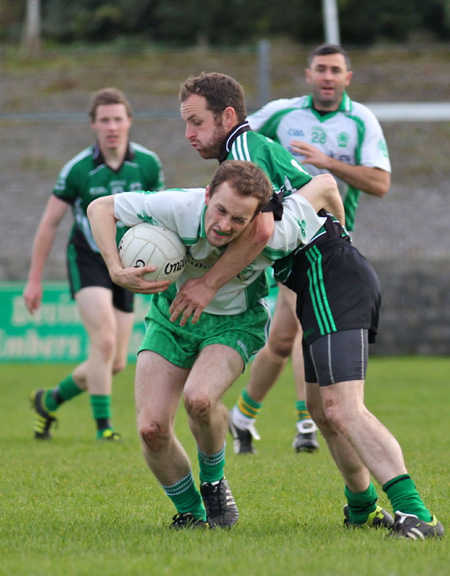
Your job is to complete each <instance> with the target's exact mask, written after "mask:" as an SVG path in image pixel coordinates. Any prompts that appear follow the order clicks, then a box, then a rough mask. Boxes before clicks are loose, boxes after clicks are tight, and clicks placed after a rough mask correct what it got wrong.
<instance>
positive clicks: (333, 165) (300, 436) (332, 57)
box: [233, 44, 391, 452]
mask: <svg viewBox="0 0 450 576" xmlns="http://www.w3.org/2000/svg"><path fill="white" fill-rule="evenodd" d="M351 78H352V71H351V68H350V58H349V56H348V54H347V52H346V51H345V50H344V49H343V48H342V47H340V46H336V45H334V44H323V45H321V46H318V47H317V48H315V49H314V50H313V51H312V52H311V54H310V56H309V59H308V67H307V69H306V80H307V82H308V84H309V85H310V87H311V94H310V95H308V96H300V97H298V98H290V99H287V98H283V99H280V100H274V101H272V102H269V103H268V104H266V105H265V106H264V107H263V108H261V109H260V110H258V111H257V112H255V113H254V114H251V115H250V116H249V117H248V121H249V123H250V126H251V127H252V129H253V130H257V131H258V132H259V133H260V134H264V135H265V136H268V137H270V138H272V139H273V140H275V141H276V142H279V143H280V144H281V145H282V146H283V147H284V148H286V150H288V151H289V152H290V153H291V154H292V155H293V157H294V158H296V159H298V161H299V162H302V164H304V165H305V168H307V170H308V172H310V173H311V174H313V175H316V174H323V173H330V174H333V176H334V177H335V178H336V181H337V183H338V186H339V190H340V192H341V195H342V198H343V201H344V206H345V217H346V218H345V220H346V228H347V230H350V231H352V230H353V227H354V221H355V215H356V210H357V207H358V203H359V199H360V195H361V191H362V192H364V193H366V194H370V195H373V196H377V197H380V198H381V197H383V196H384V195H385V194H386V193H387V191H388V190H389V186H390V171H391V166H390V162H389V155H388V152H387V146H386V141H385V139H384V135H383V131H382V129H381V126H380V124H379V122H378V120H377V119H376V118H375V116H374V114H373V113H372V112H371V111H370V110H369V109H368V108H366V107H365V106H363V105H362V104H360V103H359V102H354V101H352V100H350V98H349V96H348V94H347V93H346V91H345V90H346V88H347V86H348V85H349V84H350V81H351ZM295 300H296V297H295V294H294V293H293V292H292V291H291V290H289V289H288V288H286V286H284V285H283V284H280V285H279V293H278V298H277V302H276V307H275V313H274V318H273V322H272V325H271V330H270V335H269V339H268V341H267V344H266V346H265V347H264V348H263V349H262V350H261V351H260V352H259V353H258V356H257V358H255V361H254V362H253V364H252V368H251V372H250V379H249V381H248V383H247V386H246V388H245V390H244V392H243V393H242V395H241V396H240V398H239V400H238V403H237V405H236V407H235V408H234V409H233V415H234V417H235V420H236V426H237V427H241V428H240V435H241V437H243V438H244V439H245V438H248V439H249V440H248V441H249V442H250V444H251V435H250V432H249V430H248V428H249V427H250V429H251V430H254V423H255V419H256V417H257V416H258V414H259V413H260V410H261V406H262V402H263V400H264V398H265V396H266V395H267V394H268V392H269V391H270V389H271V388H272V386H273V385H274V384H275V382H276V380H277V378H278V377H279V375H280V373H281V371H282V370H283V368H284V366H285V365H286V362H287V360H288V358H289V356H290V355H291V351H292V349H293V348H294V347H295V350H296V351H297V352H296V354H295V355H293V357H292V365H293V372H294V379H295V387H296V393H297V402H296V412H297V430H296V435H295V438H294V442H293V447H294V448H295V450H296V451H297V452H303V451H305V452H312V451H314V450H317V449H318V448H319V443H318V442H317V438H316V428H317V427H316V424H315V423H314V421H313V420H312V419H311V416H310V415H309V413H308V410H307V408H306V398H305V396H306V394H305V378H304V367H303V356H302V353H301V339H302V332H301V327H300V324H299V322H298V320H297V317H296V314H295ZM294 341H295V344H294Z"/></svg>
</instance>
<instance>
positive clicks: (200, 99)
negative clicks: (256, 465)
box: [171, 73, 444, 539]
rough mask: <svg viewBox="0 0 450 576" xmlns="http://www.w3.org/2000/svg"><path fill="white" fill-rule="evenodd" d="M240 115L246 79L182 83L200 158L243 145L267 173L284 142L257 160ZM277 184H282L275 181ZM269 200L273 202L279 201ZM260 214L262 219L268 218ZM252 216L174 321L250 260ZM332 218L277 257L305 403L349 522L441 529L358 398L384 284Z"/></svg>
mask: <svg viewBox="0 0 450 576" xmlns="http://www.w3.org/2000/svg"><path fill="white" fill-rule="evenodd" d="M245 114H246V112H245V102H244V92H243V89H242V86H241V85H240V84H239V83H238V82H237V81H236V80H234V79H233V78H230V77H229V76H226V75H224V74H218V73H211V74H203V75H201V76H200V77H197V78H189V79H188V80H187V81H186V82H185V83H184V85H182V89H181V116H182V118H183V120H184V121H185V123H186V132H185V135H186V138H188V139H189V141H190V142H191V144H192V146H193V147H194V148H195V149H196V150H197V151H198V153H199V154H200V155H201V156H202V158H217V159H218V160H219V161H220V159H221V158H222V156H221V152H222V150H223V149H225V151H227V150H228V151H229V152H231V153H233V152H236V153H242V154H247V156H249V157H247V158H246V159H247V160H251V161H254V162H255V163H257V164H259V165H260V166H261V167H263V168H264V169H265V170H266V173H267V174H268V175H269V176H270V177H271V170H275V171H276V170H278V171H280V170H281V169H282V168H281V166H280V165H279V164H278V162H279V159H282V156H281V152H279V150H277V146H280V145H279V144H277V143H276V142H273V141H271V140H267V142H269V143H270V146H268V147H267V149H266V151H265V153H266V156H265V158H264V159H263V158H262V156H261V155H260V156H259V157H258V158H257V159H255V160H254V159H253V158H252V157H251V156H250V155H249V152H250V150H249V148H248V146H246V145H245V144H246V142H243V141H242V137H245V135H246V134H248V132H245V133H242V130H243V124H242V123H243V122H244V121H245ZM239 131H241V132H239ZM249 140H250V139H247V143H248V141H249ZM280 147H281V146H280ZM281 148H282V147H281ZM272 149H273V150H274V151H275V153H272ZM263 160H264V161H263ZM271 179H272V177H271ZM272 183H273V184H274V180H273V179H272ZM274 190H275V191H277V190H279V186H275V185H274ZM278 199H280V196H278ZM275 200H276V199H275ZM273 204H274V208H275V209H276V206H277V202H276V201H275V202H274V203H273ZM278 216H279V215H278ZM258 218H261V216H259V217H258ZM272 221H273V219H272ZM262 223H263V224H264V223H265V224H267V219H266V220H264V221H263V222H262ZM258 224H259V225H261V220H260V222H259V223H256V224H255V226H254V227H253V228H252V227H248V231H249V235H247V236H244V234H242V235H241V236H240V238H238V239H237V240H236V243H235V245H234V246H233V243H232V244H231V245H230V246H229V247H228V248H227V250H226V251H225V253H224V254H223V256H222V257H221V258H220V260H219V261H218V263H217V264H216V265H215V266H214V267H213V268H211V270H210V271H208V272H207V273H206V274H205V276H204V277H203V278H202V280H201V281H200V280H196V281H190V282H191V283H190V285H189V286H186V287H182V289H181V290H180V292H179V293H178V295H177V298H176V299H175V300H174V302H173V304H172V308H171V313H172V319H173V320H174V319H175V318H176V317H178V316H179V315H181V322H187V320H188V318H189V317H190V316H191V315H192V321H193V322H195V321H196V320H198V318H199V317H200V314H201V312H202V310H203V309H204V308H205V306H206V305H207V304H208V302H209V301H210V300H211V298H212V297H213V296H214V294H215V292H216V291H217V290H218V289H219V288H220V287H221V286H223V285H224V283H225V282H227V281H228V280H229V277H227V275H228V276H231V277H233V275H237V274H238V273H239V272H240V271H241V270H242V269H243V268H244V267H245V265H246V264H247V263H248V262H249V261H251V259H252V258H251V256H253V255H254V252H255V251H257V250H258V243H264V240H263V234H262V233H261V230H258ZM336 226H337V225H336V224H334V223H332V222H330V220H328V221H327V224H326V225H325V229H324V230H323V234H321V235H320V236H319V237H316V238H315V239H314V240H313V241H312V242H310V243H309V244H308V245H307V246H306V248H304V249H303V250H299V251H297V253H296V254H295V262H294V264H295V265H294V266H293V267H292V268H291V275H290V276H289V277H288V278H286V276H287V274H286V271H287V272H289V266H287V268H286V267H284V268H283V266H282V265H278V266H277V276H278V277H279V278H280V279H281V280H283V281H284V282H286V283H287V284H286V285H287V286H288V287H289V288H291V289H292V290H294V291H295V292H296V294H297V297H298V302H297V313H298V316H299V320H300V322H302V323H304V325H303V330H304V332H305V336H304V338H305V346H306V352H307V353H306V354H305V356H306V357H307V358H308V360H307V378H306V386H307V405H308V409H309V411H310V412H311V416H312V417H313V419H314V421H315V422H316V424H317V425H318V426H319V428H320V430H321V432H322V434H323V436H324V438H325V440H326V442H327V444H328V447H329V449H330V452H331V455H332V457H333V458H334V460H335V462H336V465H337V466H338V468H339V471H340V472H341V474H342V476H343V478H344V481H345V485H346V487H345V494H346V496H347V502H348V504H347V505H346V506H345V508H344V518H345V520H344V522H345V525H347V526H361V525H366V526H368V527H379V526H383V527H386V528H390V529H392V530H393V534H395V535H400V536H405V537H408V538H412V539H417V538H427V537H440V536H442V535H443V533H444V529H443V527H442V524H441V523H440V522H439V521H438V520H437V518H436V517H435V516H433V515H432V514H431V513H430V511H429V510H428V509H427V508H426V506H425V504H424V503H423V501H422V499H421V497H420V495H419V493H418V491H417V490H416V487H415V485H414V482H413V481H412V479H411V477H410V476H409V474H408V472H407V469H406V466H405V463H404V460H403V454H402V450H401V448H400V446H399V444H398V442H397V440H396V439H395V438H394V436H393V435H392V434H391V433H390V432H389V431H388V430H387V429H386V428H385V427H384V426H383V424H381V422H379V420H377V418H376V417H375V416H374V415H373V414H371V413H370V412H369V411H368V409H367V407H366V406H365V404H364V383H365V373H366V366H367V343H368V341H369V338H370V339H372V338H373V336H374V335H375V334H376V329H377V323H378V308H379V305H380V290H379V284H378V279H377V278H376V274H375V273H374V271H373V269H372V268H371V266H370V265H369V264H368V263H367V261H366V260H365V259H364V258H363V257H362V256H361V255H360V254H359V252H357V250H356V248H354V247H352V245H351V244H350V243H349V242H348V240H347V239H346V238H345V234H344V235H343V231H342V229H340V228H339V227H337V228H336ZM258 233H259V237H258ZM251 234H253V236H251ZM238 245H239V246H238ZM225 263H226V265H225ZM284 264H286V262H284ZM288 264H289V262H288ZM283 273H284V274H285V275H284V277H283V276H282V275H283ZM294 353H295V352H294ZM341 357H342V358H341ZM249 408H250V409H252V408H254V406H251V405H250V406H249ZM236 424H237V423H236ZM237 425H238V424H237ZM233 436H234V434H233ZM371 475H372V476H373V477H374V478H375V479H376V480H377V482H378V483H379V484H380V485H381V486H382V488H383V490H384V491H385V493H386V495H387V497H388V498H389V500H390V502H391V505H392V508H393V510H394V512H395V520H394V519H393V518H392V517H391V515H390V514H389V513H388V512H386V511H385V510H383V509H382V508H381V507H380V506H379V505H378V504H377V499H378V496H377V492H376V489H375V486H374V484H373V483H372V482H371Z"/></svg>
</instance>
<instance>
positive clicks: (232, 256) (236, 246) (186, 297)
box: [170, 212, 274, 326]
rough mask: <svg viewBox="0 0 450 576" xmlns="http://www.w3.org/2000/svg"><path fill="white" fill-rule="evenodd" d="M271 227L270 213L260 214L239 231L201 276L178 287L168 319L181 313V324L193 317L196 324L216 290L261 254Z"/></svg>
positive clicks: (272, 226) (175, 317)
mask: <svg viewBox="0 0 450 576" xmlns="http://www.w3.org/2000/svg"><path fill="white" fill-rule="evenodd" d="M273 229H274V219H273V214H272V213H271V212H264V213H262V214H259V216H257V217H256V218H255V219H254V221H253V222H252V223H251V224H249V226H247V228H246V229H245V230H244V231H243V232H242V234H241V235H240V236H239V237H238V238H236V240H235V241H233V242H231V244H229V245H228V246H227V249H226V250H225V252H224V254H223V255H222V256H221V258H220V259H219V260H218V261H217V262H216V263H215V264H214V266H213V267H212V268H211V269H210V270H208V272H207V273H206V274H205V275H204V276H202V277H201V278H196V279H193V280H188V281H187V282H185V283H184V284H183V286H181V289H180V291H179V292H178V294H177V296H176V298H175V299H174V301H173V302H172V305H171V307H170V313H171V318H170V319H171V321H172V322H174V321H175V320H176V319H177V318H178V317H179V316H180V314H181V315H182V316H181V320H180V324H181V326H184V325H185V324H186V323H187V321H188V320H189V318H190V317H191V316H192V320H191V322H192V323H193V324H195V323H196V322H197V321H198V319H199V318H200V315H201V313H202V312H203V310H204V309H205V308H206V306H207V305H208V304H209V303H210V302H211V300H212V299H213V298H214V295H215V294H216V292H217V290H219V288H221V287H222V286H224V285H225V284H226V283H227V282H229V281H230V280H232V279H233V278H235V277H236V276H237V275H238V274H239V272H242V270H244V268H246V267H247V266H248V265H249V264H250V263H251V262H253V260H254V259H255V258H256V257H257V256H258V254H260V252H261V251H262V250H263V248H264V247H265V245H266V244H267V242H268V240H269V238H270V237H271V235H272V233H273Z"/></svg>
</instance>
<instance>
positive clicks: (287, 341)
mask: <svg viewBox="0 0 450 576" xmlns="http://www.w3.org/2000/svg"><path fill="white" fill-rule="evenodd" d="M294 339H295V335H292V337H291V335H290V334H282V335H280V336H276V335H274V336H273V337H272V338H270V336H269V340H268V343H267V345H268V347H269V350H270V353H271V354H273V355H274V356H277V357H278V358H282V359H285V358H289V356H290V355H291V353H292V348H293V346H294Z"/></svg>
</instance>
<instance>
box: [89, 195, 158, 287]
mask: <svg viewBox="0 0 450 576" xmlns="http://www.w3.org/2000/svg"><path fill="white" fill-rule="evenodd" d="M87 216H88V218H89V222H90V225H91V229H92V234H93V236H94V240H95V242H96V244H97V246H98V249H99V250H100V252H101V255H102V257H103V260H104V261H105V263H106V266H107V267H108V271H109V275H110V276H111V280H112V281H113V282H114V283H115V284H118V285H119V286H122V287H123V288H127V289H128V290H131V291H132V292H138V293H141V294H155V293H156V292H162V291H163V290H166V289H167V287H168V286H169V282H167V281H163V282H149V281H148V280H144V278H143V275H144V274H145V273H146V272H153V270H155V269H156V267H155V266H144V267H142V268H124V267H123V266H122V263H121V261H120V257H119V252H118V250H117V245H116V222H117V219H116V217H115V216H114V196H105V197H103V198H97V199H96V200H94V201H93V202H91V203H90V204H89V206H88V209H87Z"/></svg>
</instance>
